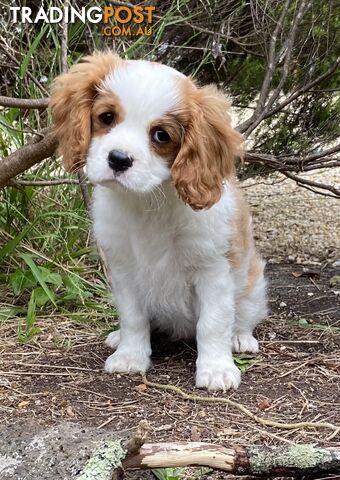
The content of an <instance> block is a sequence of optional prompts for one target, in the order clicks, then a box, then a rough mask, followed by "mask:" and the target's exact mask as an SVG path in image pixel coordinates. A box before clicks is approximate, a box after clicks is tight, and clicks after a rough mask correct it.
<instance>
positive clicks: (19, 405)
mask: <svg viewBox="0 0 340 480" xmlns="http://www.w3.org/2000/svg"><path fill="white" fill-rule="evenodd" d="M29 404H30V401H29V400H22V401H21V402H20V403H18V408H26V407H28V405H29Z"/></svg>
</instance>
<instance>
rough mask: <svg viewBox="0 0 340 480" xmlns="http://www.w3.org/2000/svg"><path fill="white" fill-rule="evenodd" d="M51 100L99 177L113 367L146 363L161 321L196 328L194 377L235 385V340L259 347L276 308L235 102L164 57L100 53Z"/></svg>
mask: <svg viewBox="0 0 340 480" xmlns="http://www.w3.org/2000/svg"><path fill="white" fill-rule="evenodd" d="M50 105H51V108H52V113H53V117H54V124H55V132H56V136H57V138H58V141H59V148H60V153H61V154H62V155H63V158H64V165H65V167H66V169H67V170H68V171H76V170H77V168H79V167H81V166H85V167H86V173H87V176H88V178H89V180H90V181H91V183H92V184H93V185H94V193H93V220H94V232H95V236H96V239H97V242H98V244H99V245H100V247H101V248H102V250H103V251H104V253H105V256H106V259H107V262H108V264H109V267H110V271H111V276H112V289H113V293H114V299H115V302H116V305H117V307H118V311H119V315H120V330H117V331H114V332H112V333H110V335H109V336H108V337H107V340H106V344H107V345H108V346H109V347H111V348H112V349H114V350H115V352H114V353H113V354H112V355H110V356H109V357H108V359H107V360H106V363H105V369H106V371H107V372H110V373H111V372H141V371H142V372H144V371H146V370H147V369H148V368H149V367H150V366H151V359H150V357H151V344H150V332H151V330H154V329H158V330H162V331H165V332H168V334H170V336H171V337H173V338H176V339H177V338H182V339H188V338H196V341H197V352H198V353H197V361H196V386H197V387H199V388H207V389H209V390H220V389H222V390H226V389H228V388H237V387H238V386H239V384H240V372H239V370H238V368H237V367H236V366H235V364H234V361H233V356H232V351H234V352H253V353H255V352H257V351H258V342H257V340H256V339H255V338H254V336H253V330H254V327H255V326H256V325H257V324H258V323H259V322H260V321H261V320H262V319H263V318H264V317H265V316H266V309H267V308H266V294H265V279H264V275H263V269H264V264H263V261H262V260H261V258H260V257H259V255H258V254H257V253H256V251H255V247H254V241H253V235H252V224H251V217H250V214H249V211H248V207H247V204H246V202H245V200H244V197H243V195H242V193H241V190H240V189H239V187H238V184H237V180H236V177H235V159H236V158H237V157H240V156H241V155H242V137H241V135H240V134H239V133H238V132H237V131H235V130H233V128H232V127H231V125H230V118H229V114H228V110H229V102H228V101H227V100H226V98H225V96H224V95H223V93H221V92H219V91H218V90H217V89H216V88H215V87H214V86H206V87H200V86H198V85H197V84H196V83H195V82H194V81H193V80H192V79H191V78H188V77H186V76H184V75H183V74H181V73H179V72H178V71H176V70H174V69H173V68H170V67H167V66H165V65H160V64H158V63H154V62H148V61H143V60H122V59H121V58H119V57H118V56H117V55H115V54H113V53H96V54H94V55H92V56H88V57H85V58H84V59H83V61H81V62H80V63H79V64H77V65H74V66H73V67H72V68H71V69H70V71H69V72H68V73H66V74H63V75H61V76H59V77H58V78H57V79H56V81H55V83H54V86H53V89H52V96H51V103H50Z"/></svg>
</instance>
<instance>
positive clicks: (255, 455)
mask: <svg viewBox="0 0 340 480" xmlns="http://www.w3.org/2000/svg"><path fill="white" fill-rule="evenodd" d="M249 453H250V455H249V463H250V468H251V471H252V472H254V473H269V472H270V471H272V470H274V469H277V468H280V467H282V468H293V469H296V470H299V469H313V468H315V467H316V466H318V467H319V468H320V466H321V465H323V464H325V463H327V462H331V461H332V456H331V454H330V453H328V452H327V451H325V450H324V449H322V448H319V447H316V446H315V445H292V446H289V447H287V448H282V447H280V448H277V449H275V450H267V449H265V448H263V447H253V448H251V449H249Z"/></svg>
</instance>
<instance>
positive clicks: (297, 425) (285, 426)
mask: <svg viewBox="0 0 340 480" xmlns="http://www.w3.org/2000/svg"><path fill="white" fill-rule="evenodd" d="M142 380H143V383H144V384H145V385H146V386H147V387H151V388H156V389H158V390H165V391H170V392H174V393H176V394H177V395H179V396H181V397H183V398H185V399H186V400H191V401H193V402H203V403H222V404H225V405H229V406H231V407H233V408H236V409H237V410H239V411H240V412H242V413H244V414H245V415H247V416H248V417H249V418H251V419H252V420H254V421H255V422H256V423H259V424H260V425H266V426H268V427H274V428H279V429H282V430H296V429H307V428H329V429H330V430H333V434H332V435H331V436H330V437H329V438H328V439H331V438H334V437H335V436H337V435H338V434H339V433H340V425H334V424H333V423H330V422H293V423H284V422H277V421H275V420H271V419H270V418H263V417H259V416H258V415H255V414H254V413H252V412H251V411H250V410H249V409H248V408H247V407H245V406H244V405H242V404H241V403H239V402H236V401H234V400H231V399H230V398H225V397H208V396H204V395H196V394H193V393H188V392H186V391H184V390H182V389H181V388H179V387H176V385H170V384H166V383H155V382H151V381H150V380H148V379H147V378H146V376H145V375H142Z"/></svg>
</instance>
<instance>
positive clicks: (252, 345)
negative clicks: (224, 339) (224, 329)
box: [233, 333, 259, 353]
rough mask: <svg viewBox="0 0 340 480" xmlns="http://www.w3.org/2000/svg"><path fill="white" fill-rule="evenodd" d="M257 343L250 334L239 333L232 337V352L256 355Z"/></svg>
mask: <svg viewBox="0 0 340 480" xmlns="http://www.w3.org/2000/svg"><path fill="white" fill-rule="evenodd" d="M258 351H259V343H258V341H257V340H256V338H255V337H253V335H252V334H251V333H242V334H241V333H240V334H238V335H235V336H234V337H233V352H236V353H246V352H248V353H258Z"/></svg>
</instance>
